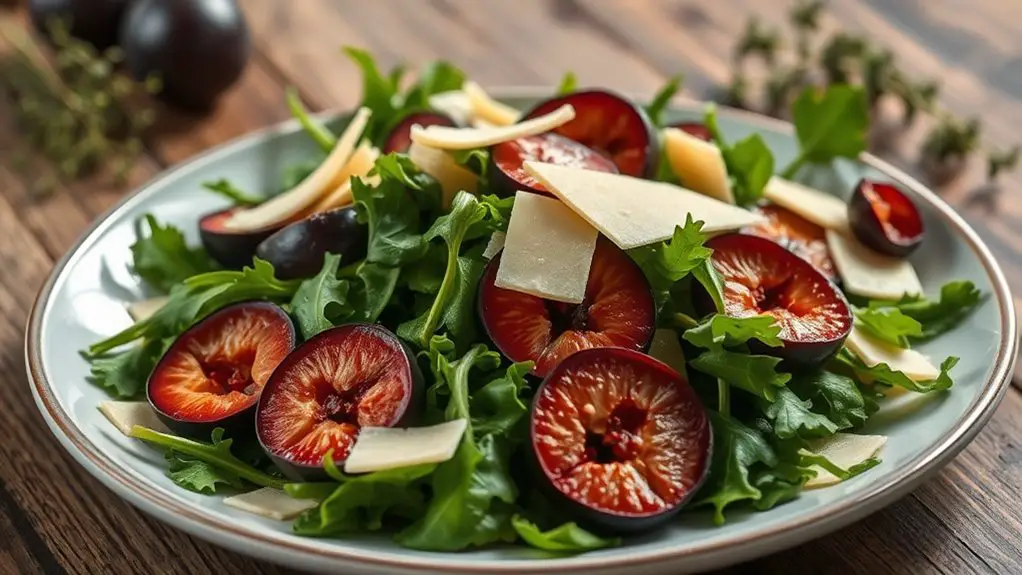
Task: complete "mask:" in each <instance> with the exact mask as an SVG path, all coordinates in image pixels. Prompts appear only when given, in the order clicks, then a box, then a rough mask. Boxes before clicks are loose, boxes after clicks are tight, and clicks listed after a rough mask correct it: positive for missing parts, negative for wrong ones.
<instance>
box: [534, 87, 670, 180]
mask: <svg viewBox="0 0 1022 575" xmlns="http://www.w3.org/2000/svg"><path fill="white" fill-rule="evenodd" d="M565 104H571V106H572V107H573V108H575V119H574V120H572V121H570V122H568V123H567V124H564V125H562V126H560V127H558V128H556V129H554V130H553V131H554V132H555V133H557V134H560V135H562V136H564V137H566V138H569V139H572V140H575V141H576V142H578V143H580V144H582V145H584V146H587V147H589V148H591V149H593V150H595V151H597V152H599V153H601V154H603V155H604V156H606V157H607V158H609V159H610V160H611V161H613V162H614V164H615V165H616V166H617V169H618V171H619V172H621V173H622V174H625V175H629V176H635V177H640V178H649V177H652V176H653V174H655V173H656V167H657V166H656V165H657V162H658V161H659V159H660V153H659V151H658V147H659V142H658V140H657V133H656V130H655V129H654V128H653V123H652V122H650V120H649V116H648V115H646V111H645V110H643V109H642V108H641V107H639V106H637V105H636V104H635V103H633V102H632V101H630V100H628V99H627V98H625V97H623V96H619V95H617V94H614V93H612V92H607V91H604V90H587V91H584V92H574V93H572V94H567V95H565V96H558V97H556V98H552V99H550V100H547V101H545V102H542V103H540V104H538V105H537V106H536V107H535V108H533V109H532V110H531V111H530V112H529V113H528V114H525V116H524V117H523V119H528V118H535V117H537V116H542V115H544V114H549V113H550V112H553V111H554V110H556V109H557V108H560V107H561V106H563V105H565Z"/></svg>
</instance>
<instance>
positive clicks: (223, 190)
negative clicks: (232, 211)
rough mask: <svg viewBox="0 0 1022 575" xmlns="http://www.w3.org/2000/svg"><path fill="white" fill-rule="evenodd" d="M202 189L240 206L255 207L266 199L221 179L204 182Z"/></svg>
mask: <svg viewBox="0 0 1022 575" xmlns="http://www.w3.org/2000/svg"><path fill="white" fill-rule="evenodd" d="M202 187H203V188H206V189H207V190H209V191H211V192H213V193H215V194H219V195H221V196H223V197H225V198H227V199H228V200H230V201H232V202H234V203H235V204H236V205H239V206H254V205H256V204H258V203H260V202H262V201H263V199H264V198H262V197H261V196H257V195H254V194H250V193H248V192H246V191H244V190H242V189H239V188H237V187H235V186H234V184H232V183H231V182H230V181H229V180H227V179H225V178H220V179H219V180H216V181H214V182H203V183H202Z"/></svg>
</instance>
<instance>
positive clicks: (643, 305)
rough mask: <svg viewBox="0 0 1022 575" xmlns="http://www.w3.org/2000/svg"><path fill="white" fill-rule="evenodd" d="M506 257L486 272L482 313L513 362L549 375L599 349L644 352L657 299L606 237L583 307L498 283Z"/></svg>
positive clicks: (598, 251)
mask: <svg viewBox="0 0 1022 575" xmlns="http://www.w3.org/2000/svg"><path fill="white" fill-rule="evenodd" d="M499 266H500V256H499V255H498V256H496V257H494V258H493V260H492V261H491V262H490V264H489V266H488V267H487V269H486V272H485V273H484V274H483V282H482V286H481V288H480V292H479V313H480V316H481V317H482V322H483V325H484V326H485V327H486V331H487V333H488V334H489V335H490V339H492V340H493V343H494V345H496V346H497V347H498V348H499V349H500V351H501V352H502V353H503V354H504V355H505V356H507V357H508V358H509V359H511V360H512V361H533V362H535V363H536V365H535V367H533V370H532V373H533V374H535V375H537V376H539V377H543V376H545V375H546V374H547V373H549V372H550V370H551V369H553V368H554V366H556V365H557V364H558V363H560V362H561V360H563V359H564V358H565V357H567V356H568V355H570V354H572V353H574V352H576V351H578V350H580V349H588V348H593V347H606V346H616V347H625V348H629V349H636V350H642V349H645V348H646V346H648V345H649V341H650V338H652V337H653V329H654V327H655V323H656V321H655V310H654V302H653V296H652V293H651V290H650V287H649V283H648V282H647V281H646V277H645V276H644V275H643V274H642V270H640V269H639V268H638V266H636V265H635V262H633V261H632V260H631V258H629V257H628V255H627V254H625V253H624V252H623V251H621V250H620V249H618V247H617V246H615V245H614V244H612V243H611V242H610V241H608V240H607V239H606V238H603V237H601V238H600V239H599V240H598V241H597V243H596V251H595V253H594V254H593V263H592V267H591V268H590V269H589V279H588V283H587V284H586V294H585V298H584V300H583V301H582V303H581V304H578V305H573V304H567V303H561V302H555V301H551V300H547V299H543V298H541V297H536V296H534V295H529V294H526V293H522V292H518V291H514V290H509V289H503V288H499V287H497V286H496V285H494V281H495V280H496V277H497V268H498V267H499Z"/></svg>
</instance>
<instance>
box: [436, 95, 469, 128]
mask: <svg viewBox="0 0 1022 575" xmlns="http://www.w3.org/2000/svg"><path fill="white" fill-rule="evenodd" d="M429 107H430V108H433V109H434V110H436V111H438V112H443V113H444V114H447V115H448V116H450V117H451V119H452V120H454V121H455V123H457V124H461V125H465V124H468V123H469V121H471V120H472V116H473V114H472V101H471V100H470V99H469V97H468V94H466V93H465V91H464V90H451V91H449V92H440V93H439V94H433V95H432V96H430V97H429Z"/></svg>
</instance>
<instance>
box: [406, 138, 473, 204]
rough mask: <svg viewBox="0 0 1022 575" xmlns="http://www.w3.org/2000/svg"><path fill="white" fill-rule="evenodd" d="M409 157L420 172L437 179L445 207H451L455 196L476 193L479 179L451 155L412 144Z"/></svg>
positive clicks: (415, 143)
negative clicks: (463, 192)
mask: <svg viewBox="0 0 1022 575" xmlns="http://www.w3.org/2000/svg"><path fill="white" fill-rule="evenodd" d="M408 157H409V158H410V159H411V160H412V162H414V163H415V165H416V166H418V167H419V169H420V170H422V171H423V172H426V173H427V174H429V175H431V176H433V177H434V178H436V181H437V182H439V183H440V189H441V190H443V193H444V205H445V206H449V205H451V200H453V199H454V196H455V195H456V194H457V193H458V192H460V191H462V190H464V191H466V192H469V193H470V194H474V193H476V187H477V186H478V185H479V177H478V176H476V175H475V174H474V173H472V172H471V171H470V170H466V169H465V168H463V167H461V166H459V165H458V162H455V161H454V158H452V157H451V155H450V154H448V153H447V152H445V151H443V150H438V149H436V148H431V147H429V146H426V145H423V144H419V143H417V142H412V145H411V147H410V148H408Z"/></svg>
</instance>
